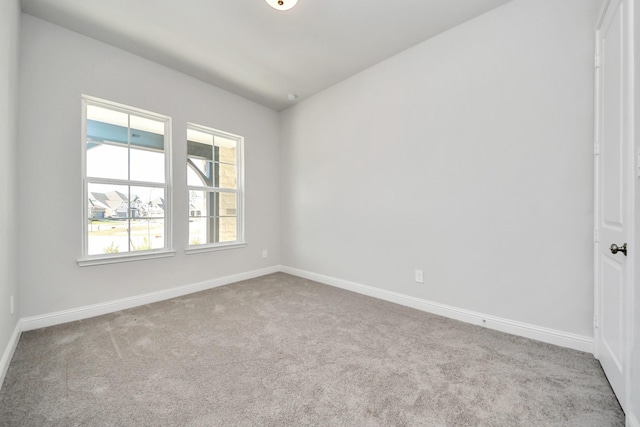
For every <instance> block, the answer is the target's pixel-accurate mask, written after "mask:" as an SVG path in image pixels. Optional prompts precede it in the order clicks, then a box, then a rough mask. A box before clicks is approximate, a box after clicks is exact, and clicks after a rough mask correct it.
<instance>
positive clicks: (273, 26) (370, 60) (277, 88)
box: [21, 0, 510, 111]
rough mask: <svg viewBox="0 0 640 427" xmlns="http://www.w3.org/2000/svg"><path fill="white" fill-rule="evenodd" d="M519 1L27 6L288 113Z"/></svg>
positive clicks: (51, 0)
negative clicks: (294, 98) (282, 7)
mask: <svg viewBox="0 0 640 427" xmlns="http://www.w3.org/2000/svg"><path fill="white" fill-rule="evenodd" d="M509 1H510V0H401V1H397V0H396V1H390V0H299V1H298V4H297V5H296V6H295V7H294V8H293V9H291V10H288V11H285V12H282V11H277V10H275V9H272V8H271V7H270V6H269V5H267V3H266V2H265V1H264V0H179V1H178V0H22V2H21V3H22V9H23V11H24V12H25V13H28V14H30V15H34V16H36V17H39V18H42V19H45V20H48V21H51V22H53V23H55V24H58V25H61V26H63V27H66V28H69V29H71V30H74V31H77V32H79V33H82V34H85V35H87V36H90V37H93V38H95V39H98V40H101V41H103V42H106V43H109V44H111V45H114V46H117V47H119V48H122V49H125V50H127V51H130V52H132V53H134V54H136V55H139V56H142V57H144V58H147V59H150V60H152V61H155V62H158V63H160V64H164V65H166V66H168V67H171V68H174V69H176V70H179V71H182V72H184V73H186V74H189V75H191V76H194V77H196V78H198V79H200V80H203V81H205V82H208V83H211V84H213V85H216V86H218V87H221V88H224V89H226V90H228V91H230V92H233V93H236V94H238V95H240V96H243V97H245V98H247V99H251V100H253V101H256V102H258V103H260V104H263V105H265V106H268V107H270V108H273V109H275V110H278V111H280V110H282V109H285V108H287V107H288V106H290V105H291V104H292V102H291V101H289V100H288V99H287V95H288V94H290V93H295V94H297V95H298V101H300V100H303V99H305V98H308V97H310V96H311V95H313V94H315V93H317V92H319V91H321V90H323V89H326V88H327V87H329V86H332V85H334V84H336V83H338V82H340V81H341V80H344V79H346V78H348V77H350V76H352V75H354V74H356V73H358V72H360V71H362V70H364V69H366V68H368V67H370V66H372V65H374V64H376V63H378V62H380V61H382V60H384V59H386V58H389V57H390V56H393V55H395V54H397V53H399V52H401V51H403V50H405V49H407V48H409V47H411V46H414V45H416V44H418V43H420V42H422V41H424V40H426V39H428V38H430V37H433V36H434V35H436V34H438V33H441V32H443V31H446V30H447V29H449V28H452V27H454V26H456V25H459V24H461V23H463V22H465V21H468V20H470V19H472V18H474V17H476V16H478V15H481V14H483V13H485V12H487V11H489V10H491V9H493V8H495V7H498V6H501V5H503V4H505V3H508V2H509Z"/></svg>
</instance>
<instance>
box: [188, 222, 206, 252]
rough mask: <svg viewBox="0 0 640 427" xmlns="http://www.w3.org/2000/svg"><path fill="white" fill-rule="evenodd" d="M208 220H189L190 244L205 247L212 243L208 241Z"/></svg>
mask: <svg viewBox="0 0 640 427" xmlns="http://www.w3.org/2000/svg"><path fill="white" fill-rule="evenodd" d="M208 224H209V219H208V218H189V244H190V245H204V244H207V243H211V242H209V241H208V240H207V235H208V232H207V231H208V229H209V228H208Z"/></svg>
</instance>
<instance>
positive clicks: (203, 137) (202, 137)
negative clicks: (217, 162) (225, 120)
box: [187, 128, 213, 145]
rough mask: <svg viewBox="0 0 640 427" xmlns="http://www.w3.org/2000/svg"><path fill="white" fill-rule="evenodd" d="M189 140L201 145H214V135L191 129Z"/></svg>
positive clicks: (189, 129)
mask: <svg viewBox="0 0 640 427" xmlns="http://www.w3.org/2000/svg"><path fill="white" fill-rule="evenodd" d="M187 140H188V141H193V142H198V143H200V144H206V145H213V135H211V134H210V133H206V132H200V131H199V130H195V129H191V128H187Z"/></svg>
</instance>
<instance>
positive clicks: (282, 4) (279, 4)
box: [265, 0, 298, 10]
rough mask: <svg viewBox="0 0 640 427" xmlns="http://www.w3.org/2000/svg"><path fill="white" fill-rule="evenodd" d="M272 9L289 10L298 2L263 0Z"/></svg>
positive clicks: (295, 0) (291, 0) (293, 0)
mask: <svg viewBox="0 0 640 427" xmlns="http://www.w3.org/2000/svg"><path fill="white" fill-rule="evenodd" d="M265 1H266V2H267V3H269V6H271V7H272V8H274V9H278V10H289V9H291V8H292V7H293V6H295V5H296V3H298V0H265Z"/></svg>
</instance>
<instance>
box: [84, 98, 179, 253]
mask: <svg viewBox="0 0 640 427" xmlns="http://www.w3.org/2000/svg"><path fill="white" fill-rule="evenodd" d="M84 101H85V102H84V105H85V107H86V110H85V112H86V122H85V125H86V145H85V154H86V156H85V167H86V173H85V180H84V183H85V194H86V199H85V203H86V205H85V207H86V215H87V216H86V218H87V222H86V228H85V255H106V254H117V253H128V252H129V253H131V252H141V251H153V250H157V249H167V248H168V246H169V242H168V233H167V230H168V224H169V217H168V212H169V210H168V206H167V199H168V197H167V196H168V194H167V193H168V191H169V186H168V182H167V177H168V176H169V174H168V172H167V170H168V160H167V153H168V139H167V137H166V135H167V131H168V125H169V118H167V117H163V116H160V115H156V114H153V113H148V112H143V111H141V110H137V109H129V108H127V107H123V106H120V105H116V104H111V103H107V102H101V101H96V100H93V99H86V98H85V100H84Z"/></svg>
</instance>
